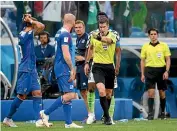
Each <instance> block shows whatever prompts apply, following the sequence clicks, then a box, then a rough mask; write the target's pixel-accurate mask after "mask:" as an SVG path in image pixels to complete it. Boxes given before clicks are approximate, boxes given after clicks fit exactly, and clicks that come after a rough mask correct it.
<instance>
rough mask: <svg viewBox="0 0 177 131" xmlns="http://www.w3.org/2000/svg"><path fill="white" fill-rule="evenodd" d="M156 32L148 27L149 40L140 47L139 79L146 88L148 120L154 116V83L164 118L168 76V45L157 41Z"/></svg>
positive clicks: (162, 117)
mask: <svg viewBox="0 0 177 131" xmlns="http://www.w3.org/2000/svg"><path fill="white" fill-rule="evenodd" d="M158 33H159V32H158V30H157V29H154V28H151V29H149V30H148V35H149V38H150V42H148V43H145V44H144V45H143V47H142V49H141V81H142V82H145V85H146V88H147V90H148V97H149V99H148V107H149V113H148V119H149V120H152V119H153V118H154V115H153V105H154V97H155V96H154V95H155V87H156V86H155V85H156V83H157V87H158V90H159V95H160V107H161V119H165V105H166V98H165V90H166V89H167V83H166V80H167V79H168V77H169V70H170V65H171V60H170V56H171V53H170V50H169V47H168V45H167V44H166V43H164V42H161V41H158Z"/></svg>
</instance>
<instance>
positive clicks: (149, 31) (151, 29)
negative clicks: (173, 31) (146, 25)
mask: <svg viewBox="0 0 177 131" xmlns="http://www.w3.org/2000/svg"><path fill="white" fill-rule="evenodd" d="M151 31H155V32H157V34H159V31H158V30H157V29H156V28H150V29H149V30H148V34H149V35H150V33H151Z"/></svg>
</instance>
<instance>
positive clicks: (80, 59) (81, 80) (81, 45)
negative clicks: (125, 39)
mask: <svg viewBox="0 0 177 131" xmlns="http://www.w3.org/2000/svg"><path fill="white" fill-rule="evenodd" d="M75 32H76V34H77V39H76V51H75V60H76V67H77V70H76V72H77V73H76V83H77V88H78V89H79V90H80V92H81V95H82V98H83V99H84V102H85V105H86V108H87V112H88V116H90V115H93V114H92V112H91V111H90V108H89V107H88V100H87V94H88V78H87V76H86V75H85V73H84V65H85V52H86V44H87V41H88V34H87V33H86V32H85V24H84V22H83V21H81V20H77V21H76V23H75ZM94 100H95V99H94Z"/></svg>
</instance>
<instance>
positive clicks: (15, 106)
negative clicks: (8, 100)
mask: <svg viewBox="0 0 177 131" xmlns="http://www.w3.org/2000/svg"><path fill="white" fill-rule="evenodd" d="M22 102H23V100H21V99H19V98H18V97H16V98H15V99H14V100H13V102H12V104H11V107H10V112H9V114H8V116H7V118H9V119H11V118H12V116H13V115H14V114H15V112H16V111H17V109H18V108H19V106H20V105H21V103H22Z"/></svg>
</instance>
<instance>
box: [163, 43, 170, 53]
mask: <svg viewBox="0 0 177 131" xmlns="http://www.w3.org/2000/svg"><path fill="white" fill-rule="evenodd" d="M164 56H171V52H170V49H169V47H168V45H167V44H165V54H164Z"/></svg>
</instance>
